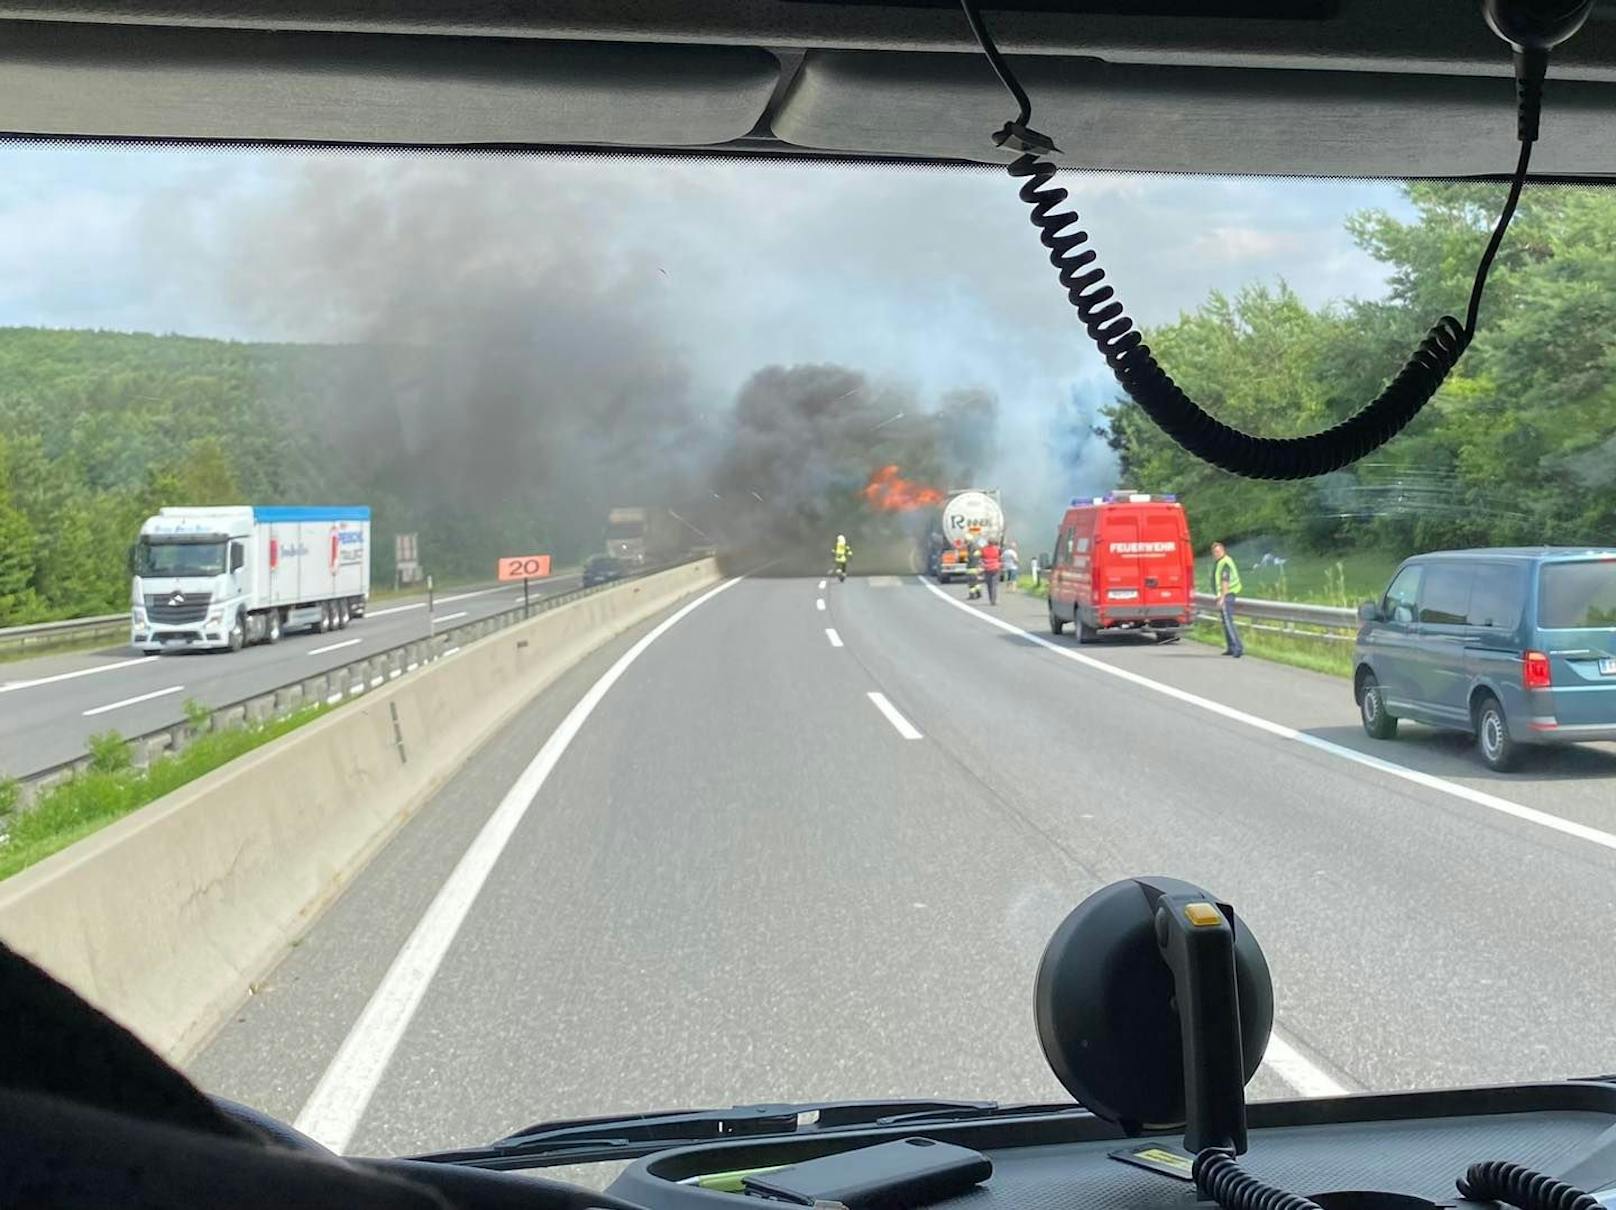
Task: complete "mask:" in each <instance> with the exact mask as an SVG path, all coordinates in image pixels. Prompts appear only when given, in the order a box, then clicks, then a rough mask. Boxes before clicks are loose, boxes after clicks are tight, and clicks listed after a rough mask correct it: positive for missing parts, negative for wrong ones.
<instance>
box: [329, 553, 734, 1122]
mask: <svg viewBox="0 0 1616 1210" xmlns="http://www.w3.org/2000/svg"><path fill="white" fill-rule="evenodd" d="M737 583H739V577H737V578H736V579H734V580H726V581H724V583H722V584H720V585H719V586H718V587H717V588H713V589H710V590H709V591H707V592H705V593H703V594H702V595H701V596H699V597H697V598H696V599H695V600H694V601H691V602H689V603H688V604H686V605H684V606H682V607H681V608H679V609H678V610H677V611H675V612H674V613H672V614H670V615H669V616H668V617H666V618H664V619H663V620H662V621H661V622H659V623H658V624H657V625H656V627H655V628H653V629H652V630H651V631H650V632H649V633H648V634H646V635H645V637H644V638H642V639H640V640H639V642H637V643H635V644H634V646H632V647H630V648H629V649H628V650H627V651H625V652H624V653H623V654H622V655H621V656H619V657H618V660H617V662H616V663H615V664H613V665H612V666H611V667H610V668H608V669H607V670H606V672H605V674H604V675H603V676H602V677H601V678H600V680H598V681H596V682H595V683H594V684H593V685H591V686H590V687H589V690H588V692H586V693H585V694H584V695H583V697H582V698H580V699H579V700H578V703H577V704H576V705H575V706H573V708H572V709H571V710H569V711H568V712H567V716H566V717H565V718H563V719H562V720H561V723H560V725H559V726H557V727H556V729H555V730H554V731H553V732H552V733H551V734H550V738H549V739H547V740H545V741H544V746H543V747H541V748H540V749H539V751H538V754H537V755H535V756H534V758H533V759H532V761H531V762H529V764H528V766H527V768H525V769H523V770H522V773H521V775H520V776H519V777H518V778H517V779H516V783H515V784H514V785H512V786H511V788H510V789H509V790H508V791H506V794H505V797H504V798H502V799H501V800H500V803H499V806H497V807H495V808H494V813H493V814H492V815H490V816H489V817H488V822H487V823H485V824H483V827H482V830H481V831H480V832H478V833H477V836H476V838H475V839H474V840H473V841H472V842H471V844H470V845H469V846H468V847H467V848H466V851H465V853H463V854H462V855H461V858H460V861H459V862H458V863H457V864H456V865H455V868H454V870H453V871H451V872H450V874H449V877H448V878H447V879H446V880H445V881H444V883H443V886H442V887H440V888H439V889H438V893H437V896H436V897H435V898H434V899H433V900H432V903H431V905H430V906H429V907H428V908H427V909H426V912H425V914H423V915H422V917H421V919H420V921H419V922H418V923H417V924H416V926H415V931H414V932H412V933H411V934H410V936H409V940H407V941H406V942H405V943H404V947H403V948H402V949H401V950H399V952H398V956H397V957H395V958H394V959H393V964H392V966H390V967H388V968H387V974H385V975H384V976H382V981H381V982H380V983H379V984H377V986H376V990H375V991H374V992H373V993H372V994H371V997H370V1002H369V1003H367V1004H366V1005H365V1007H364V1011H362V1012H361V1013H360V1014H359V1019H358V1020H357V1021H355V1022H354V1024H353V1028H352V1029H351V1030H349V1031H348V1036H347V1037H346V1038H344V1039H343V1042H342V1045H341V1047H339V1048H338V1050H337V1053H336V1056H335V1057H334V1058H333V1059H332V1060H331V1066H329V1067H327V1068H326V1070H325V1074H324V1075H322V1076H321V1077H320V1082H319V1083H318V1084H317V1085H315V1088H314V1091H313V1092H312V1093H311V1094H310V1095H309V1099H308V1102H307V1103H306V1104H305V1105H304V1106H303V1111H302V1112H301V1113H299V1114H298V1115H297V1128H298V1129H299V1130H301V1131H302V1132H303V1133H304V1134H307V1135H311V1136H312V1137H314V1138H316V1139H318V1140H319V1141H320V1142H322V1143H324V1144H325V1145H326V1146H327V1147H329V1148H331V1149H332V1150H333V1151H337V1152H341V1151H342V1150H344V1149H345V1148H346V1147H347V1145H348V1142H349V1140H350V1139H352V1138H353V1133H354V1130H355V1129H356V1128H357V1127H358V1125H359V1121H360V1119H361V1118H362V1117H363V1116H364V1113H365V1109H366V1107H367V1106H368V1105H369V1104H370V1098H371V1097H372V1096H373V1095H374V1094H375V1092H376V1086H377V1085H378V1084H379V1083H380V1082H381V1078H382V1074H383V1073H384V1072H385V1071H386V1070H387V1064H388V1063H389V1061H391V1059H392V1057H393V1052H394V1051H395V1050H396V1049H397V1048H398V1044H399V1042H400V1041H401V1040H402V1039H403V1037H404V1031H405V1030H406V1029H408V1028H409V1024H410V1020H411V1018H413V1017H414V1016H415V1010H416V1009H417V1008H418V1007H419V1006H420V1003H421V998H422V997H423V996H425V995H426V990H427V987H428V986H429V985H430V984H431V982H432V977H433V976H434V975H435V974H436V973H437V970H438V966H439V964H440V963H442V961H443V957H444V955H445V954H447V953H448V952H449V947H450V946H451V945H453V944H454V939H455V935H456V934H457V933H458V932H459V931H460V926H461V925H462V924H463V923H464V922H465V919H466V915H467V913H469V912H470V911H471V906H472V904H473V903H475V902H476V900H477V895H478V893H479V892H480V891H481V890H482V888H483V884H484V883H485V882H487V881H488V875H489V874H490V873H491V872H492V871H493V869H494V865H495V863H496V862H497V861H498V860H499V856H500V854H501V853H503V852H504V851H505V846H506V844H507V843H509V841H510V839H511V836H512V835H513V834H514V833H515V831H516V829H517V826H518V825H519V824H520V823H521V822H522V819H523V817H524V816H525V815H526V814H527V811H528V808H529V807H531V806H532V805H533V803H534V801H535V800H536V799H537V798H538V795H539V791H540V790H541V789H543V788H544V783H545V780H546V779H547V778H548V777H549V776H550V773H551V771H552V770H553V769H554V768H555V767H556V763H557V762H558V761H560V759H561V757H562V755H563V754H564V753H565V752H566V750H567V746H568V745H569V744H571V743H572V741H573V740H574V739H575V738H576V737H577V735H578V732H579V731H580V730H582V728H583V725H584V723H585V722H587V721H588V719H589V716H590V715H591V714H592V713H594V710H595V707H597V706H599V705H600V703H601V701H602V699H604V698H605V696H606V693H607V691H608V690H610V689H611V687H612V686H613V685H615V684H616V683H617V681H618V680H619V679H620V678H621V677H622V675H623V674H624V673H625V672H627V671H628V669H629V666H630V665H632V664H633V663H634V661H635V660H637V659H639V657H640V655H641V654H642V653H643V652H644V651H645V650H646V649H647V648H648V647H650V646H651V644H652V643H654V642H656V641H657V639H659V638H661V637H662V636H663V635H664V634H666V633H667V632H668V631H669V630H670V629H671V628H672V627H673V626H674V625H676V624H677V623H678V622H679V621H680V620H681V619H682V618H684V617H685V616H687V615H688V614H689V613H691V611H693V610H695V609H696V608H698V607H699V606H701V605H702V604H704V603H705V602H707V601H710V600H711V599H712V598H713V597H715V596H717V595H718V594H719V593H721V592H723V591H724V590H725V589H726V588H730V587H732V586H734V585H735V584H737Z"/></svg>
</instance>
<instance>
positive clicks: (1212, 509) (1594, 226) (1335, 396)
mask: <svg viewBox="0 0 1616 1210" xmlns="http://www.w3.org/2000/svg"><path fill="white" fill-rule="evenodd" d="M1503 189H1504V187H1503V186H1502V185H1490V184H1470V183H1466V184H1454V183H1435V182H1419V183H1412V184H1408V185H1406V186H1404V192H1405V195H1406V197H1407V199H1408V201H1409V202H1410V203H1412V206H1413V209H1414V217H1413V218H1412V219H1409V220H1404V219H1400V218H1397V217H1394V216H1393V215H1391V214H1388V213H1386V212H1385V211H1380V210H1370V211H1365V212H1360V213H1358V214H1355V215H1354V216H1352V217H1351V218H1350V219H1349V220H1348V228H1349V230H1350V232H1351V234H1352V237H1353V239H1354V240H1355V242H1356V243H1357V245H1358V246H1359V247H1360V248H1362V249H1364V250H1365V251H1366V252H1368V253H1369V254H1370V255H1372V256H1373V257H1374V258H1375V259H1376V260H1378V261H1379V262H1381V263H1382V264H1383V265H1385V266H1386V268H1387V280H1388V285H1389V289H1388V291H1387V293H1386V295H1385V296H1384V297H1383V298H1378V299H1373V300H1348V301H1344V302H1339V303H1335V304H1332V305H1329V306H1324V307H1313V308H1310V307H1308V306H1307V305H1305V304H1304V303H1303V302H1302V301H1301V300H1300V299H1299V298H1298V297H1297V295H1296V294H1295V293H1294V292H1293V291H1292V290H1291V289H1289V288H1288V287H1287V286H1286V285H1284V284H1283V283H1281V284H1279V285H1277V286H1264V285H1253V286H1250V287H1247V288H1246V289H1244V290H1241V291H1240V292H1239V293H1237V294H1235V295H1233V296H1229V295H1225V294H1220V293H1214V294H1212V295H1211V296H1210V297H1208V298H1207V299H1206V301H1205V302H1204V303H1202V304H1201V305H1200V306H1199V307H1197V308H1196V309H1195V310H1194V311H1192V312H1189V313H1187V314H1184V315H1182V316H1181V317H1180V318H1179V319H1178V320H1177V321H1176V322H1174V323H1170V324H1165V325H1161V326H1158V327H1156V328H1154V329H1152V330H1151V331H1149V332H1148V333H1147V334H1146V336H1147V340H1148V342H1149V344H1150V346H1151V348H1152V349H1153V350H1154V351H1155V352H1156V355H1157V356H1158V358H1159V359H1160V360H1161V362H1162V364H1163V365H1164V366H1166V367H1167V369H1168V371H1169V372H1170V373H1171V374H1172V375H1173V377H1174V378H1175V379H1176V380H1177V381H1178V382H1179V384H1180V385H1181V386H1183V387H1184V389H1185V390H1186V391H1188V392H1189V394H1190V395H1191V396H1192V397H1193V398H1195V399H1196V400H1197V401H1199V402H1200V403H1201V404H1202V405H1203V406H1204V407H1206V408H1207V409H1208V410H1209V411H1211V412H1212V413H1213V414H1215V415H1216V416H1218V418H1219V419H1221V420H1224V421H1225V422H1227V423H1229V424H1232V425H1234V426H1235V427H1237V428H1240V429H1243V430H1245V431H1247V432H1250V433H1255V434H1260V435H1264V436H1293V435H1298V434H1302V433H1308V432H1313V431H1316V430H1318V429H1320V428H1324V427H1328V426H1329V425H1331V424H1333V423H1336V422H1337V421H1340V420H1342V419H1344V418H1346V417H1347V416H1349V415H1350V414H1351V413H1352V412H1354V411H1356V410H1357V409H1358V408H1359V407H1361V406H1362V405H1363V404H1364V403H1366V402H1368V401H1369V400H1370V399H1371V398H1373V397H1374V396H1375V395H1376V394H1378V393H1379V392H1380V390H1381V388H1382V387H1383V385H1384V384H1385V382H1386V380H1387V379H1388V378H1389V377H1390V375H1391V374H1392V373H1394V372H1395V371H1396V369H1397V368H1398V367H1399V366H1400V365H1401V364H1402V362H1403V360H1404V359H1405V358H1406V357H1407V355H1408V354H1409V352H1410V351H1411V350H1412V349H1413V347H1414V346H1415V345H1416V344H1417V343H1418V342H1419V340H1420V339H1421V338H1422V337H1423V336H1424V334H1425V332H1426V331H1427V330H1428V329H1429V328H1430V326H1431V324H1432V323H1433V322H1434V321H1435V320H1436V319H1437V318H1438V317H1439V316H1440V315H1442V314H1444V313H1446V314H1452V315H1459V316H1463V315H1464V308H1465V305H1466V302H1467V300H1468V296H1469V291H1470V285H1471V278H1472V275H1473V273H1474V271H1475V265H1476V260H1477V257H1478V256H1479V255H1480V252H1481V250H1482V248H1483V246H1484V245H1485V243H1486V240H1487V236H1488V234H1489V232H1490V229H1491V227H1492V224H1493V222H1494V219H1495V218H1496V215H1497V209H1498V205H1499V202H1500V200H1501V198H1502V194H1503ZM1613 318H1616V193H1612V192H1611V191H1609V190H1604V189H1597V188H1591V187H1567V186H1541V187H1530V188H1528V189H1527V190H1526V193H1525V197H1524V199H1523V201H1522V203H1521V207H1520V211H1519V213H1517V215H1516V217H1515V221H1514V224H1513V225H1512V227H1511V228H1510V232H1509V235H1508V238H1507V240H1506V242H1505V244H1504V248H1503V251H1502V252H1501V253H1500V255H1499V258H1498V262H1497V264H1496V265H1495V266H1494V268H1493V272H1492V276H1491V279H1490V282H1489V286H1488V290H1487V294H1486V297H1485V299H1484V301H1483V304H1482V311H1481V321H1480V326H1479V330H1478V332H1477V335H1476V339H1475V342H1474V343H1473V344H1472V346H1471V347H1470V349H1469V350H1468V351H1467V352H1466V354H1465V356H1464V358H1463V359H1462V360H1461V361H1460V363H1459V366H1458V367H1457V369H1456V370H1455V372H1454V374H1453V375H1452V376H1451V377H1450V378H1449V380H1448V382H1447V383H1446V385H1445V386H1444V387H1443V388H1442V389H1441V391H1439V392H1438V394H1437V395H1436V397H1435V398H1434V399H1433V400H1432V401H1431V402H1430V403H1429V404H1427V405H1426V407H1425V409H1424V410H1423V411H1422V412H1421V414H1420V415H1419V416H1418V417H1417V418H1416V419H1415V420H1414V421H1413V422H1412V423H1411V424H1410V425H1409V427H1408V428H1407V429H1405V430H1404V432H1403V433H1402V434H1401V435H1400V436H1398V437H1397V438H1394V439H1393V440H1392V441H1391V442H1390V443H1389V444H1388V445H1386V446H1385V447H1384V448H1383V449H1381V450H1380V451H1378V452H1376V453H1374V454H1371V455H1370V456H1369V457H1367V458H1366V459H1364V460H1363V461H1362V462H1360V463H1359V464H1357V465H1355V466H1353V467H1350V468H1347V469H1346V470H1343V471H1340V472H1337V473H1336V474H1333V475H1329V476H1326V477H1324V478H1322V479H1318V480H1310V481H1302V482H1292V483H1262V482H1253V481H1250V480H1243V479H1237V478H1235V477H1234V476H1232V475H1229V474H1226V473H1225V472H1223V471H1220V470H1217V469H1215V468H1212V467H1209V466H1206V465H1205V464H1203V463H1201V462H1199V461H1197V460H1196V459H1194V458H1192V457H1191V456H1189V455H1188V454H1185V453H1184V452H1183V451H1182V450H1180V449H1179V448H1178V447H1177V446H1176V445H1174V444H1173V442H1172V441H1171V440H1169V439H1168V438H1167V437H1166V436H1164V435H1163V434H1162V433H1161V432H1160V431H1158V430H1157V429H1156V428H1155V427H1154V426H1153V425H1152V424H1151V422H1150V421H1149V419H1148V418H1147V417H1145V416H1144V415H1143V414H1142V413H1141V412H1140V411H1139V410H1138V409H1137V408H1135V407H1134V406H1133V405H1131V404H1128V403H1125V402H1116V403H1113V404H1111V405H1110V406H1108V407H1107V408H1105V409H1103V414H1104V416H1105V422H1106V436H1107V439H1108V440H1109V441H1110V442H1111V444H1112V446H1113V447H1114V448H1115V449H1116V450H1117V452H1118V454H1119V457H1120V461H1121V466H1122V471H1123V476H1124V481H1125V482H1126V483H1127V484H1128V485H1129V486H1133V487H1137V488H1139V489H1141V490H1155V491H1176V492H1178V493H1179V494H1180V498H1181V499H1183V500H1184V502H1185V507H1186V509H1187V510H1188V512H1189V514H1190V521H1191V525H1192V532H1194V533H1196V534H1197V535H1200V536H1201V537H1202V538H1210V537H1212V536H1214V535H1221V536H1223V537H1225V538H1226V539H1230V540H1233V539H1239V538H1242V537H1246V538H1254V537H1259V536H1260V537H1263V538H1265V539H1268V540H1270V541H1272V542H1273V543H1274V545H1275V547H1276V548H1286V549H1298V550H1304V551H1310V552H1315V553H1341V552H1346V551H1350V550H1354V549H1365V548H1372V549H1377V550H1383V551H1386V552H1387V553H1389V554H1393V555H1396V556H1399V557H1401V556H1403V555H1406V554H1410V553H1413V552H1415V551H1418V550H1431V549H1438V548H1444V547H1467V546H1483V545H1516V544H1520V545H1536V544H1539V543H1551V544H1567V545H1582V544H1598V545H1611V544H1616V491H1613V490H1612V489H1613V488H1616V374H1613V373H1612V371H1613V368H1616V325H1613V323H1612V319H1613Z"/></svg>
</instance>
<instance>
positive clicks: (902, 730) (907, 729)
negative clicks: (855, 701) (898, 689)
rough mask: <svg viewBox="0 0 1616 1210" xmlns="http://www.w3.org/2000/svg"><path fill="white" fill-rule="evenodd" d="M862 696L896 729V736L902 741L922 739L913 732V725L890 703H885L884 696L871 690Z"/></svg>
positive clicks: (885, 696)
mask: <svg viewBox="0 0 1616 1210" xmlns="http://www.w3.org/2000/svg"><path fill="white" fill-rule="evenodd" d="M864 696H865V697H867V698H869V699H870V700H871V701H872V702H874V703H875V708H876V709H877V710H879V711H880V712H881V713H882V714H884V715H886V718H887V722H889V723H891V724H892V725H893V726H894V727H895V728H897V731H898V734H899V735H901V736H903V738H904V739H920V738H922V737H921V734H920V732H919V731H917V730H915V725H914V724H913V723H911V722H910V721H909V720H908V719H906V718H904V716H903V715H901V714H899V713H898V708H897V707H896V706H894V705H893V704H892V703H891V702H889V701H887V695H886V694H884V693H876V692H874V691H873V690H872V691H871V692H869V693H866V694H865V695H864Z"/></svg>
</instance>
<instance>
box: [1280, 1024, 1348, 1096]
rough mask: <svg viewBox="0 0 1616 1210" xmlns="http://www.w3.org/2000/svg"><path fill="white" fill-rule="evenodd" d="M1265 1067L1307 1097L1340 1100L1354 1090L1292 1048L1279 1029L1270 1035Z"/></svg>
mask: <svg viewBox="0 0 1616 1210" xmlns="http://www.w3.org/2000/svg"><path fill="white" fill-rule="evenodd" d="M1263 1065H1264V1066H1265V1067H1267V1068H1268V1069H1269V1070H1270V1071H1272V1072H1273V1073H1274V1074H1275V1075H1276V1076H1278V1077H1279V1078H1280V1079H1282V1080H1284V1081H1285V1083H1287V1084H1289V1085H1290V1086H1291V1087H1292V1088H1294V1089H1296V1091H1297V1092H1298V1093H1300V1094H1301V1095H1302V1096H1304V1097H1341V1096H1346V1095H1347V1093H1349V1092H1351V1091H1352V1089H1350V1088H1348V1087H1347V1086H1346V1085H1345V1084H1342V1083H1341V1082H1340V1081H1339V1080H1337V1079H1336V1078H1335V1077H1334V1076H1332V1075H1330V1074H1329V1073H1328V1072H1326V1071H1325V1070H1324V1069H1323V1068H1322V1067H1320V1066H1319V1065H1318V1064H1316V1063H1314V1062H1313V1060H1312V1059H1309V1058H1308V1057H1307V1056H1305V1055H1304V1054H1302V1052H1301V1051H1299V1050H1297V1049H1296V1047H1295V1046H1293V1045H1291V1043H1290V1042H1289V1041H1287V1040H1286V1039H1285V1037H1284V1036H1283V1035H1282V1034H1281V1033H1280V1031H1279V1030H1278V1029H1275V1030H1274V1031H1273V1032H1272V1033H1270V1034H1269V1035H1268V1049H1266V1050H1265V1051H1263Z"/></svg>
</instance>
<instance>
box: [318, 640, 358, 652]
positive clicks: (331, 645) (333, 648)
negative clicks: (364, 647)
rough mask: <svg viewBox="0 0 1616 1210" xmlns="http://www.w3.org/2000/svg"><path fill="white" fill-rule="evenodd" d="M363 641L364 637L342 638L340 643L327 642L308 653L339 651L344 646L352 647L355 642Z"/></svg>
mask: <svg viewBox="0 0 1616 1210" xmlns="http://www.w3.org/2000/svg"><path fill="white" fill-rule="evenodd" d="M364 641H365V640H364V639H343V640H342V642H340V643H327V644H326V645H325V646H324V647H316V648H315V649H314V650H313V651H311V652H309V654H310V655H324V654H325V653H326V652H328V651H341V650H342V649H343V648H344V647H352V646H353V645H354V644H355V643H363V642H364Z"/></svg>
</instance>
